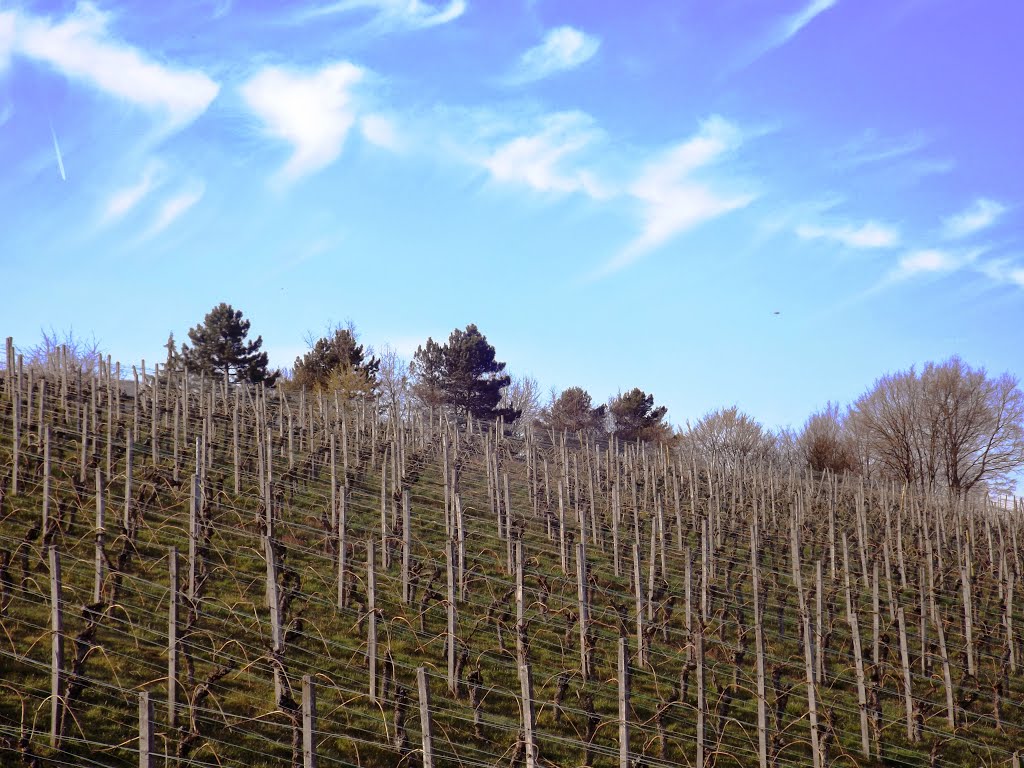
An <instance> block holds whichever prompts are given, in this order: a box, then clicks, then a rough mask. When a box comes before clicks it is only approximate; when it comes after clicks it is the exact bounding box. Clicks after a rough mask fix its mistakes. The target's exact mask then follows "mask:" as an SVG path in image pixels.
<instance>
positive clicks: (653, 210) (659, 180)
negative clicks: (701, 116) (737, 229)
mask: <svg viewBox="0 0 1024 768" xmlns="http://www.w3.org/2000/svg"><path fill="white" fill-rule="evenodd" d="M741 142H742V135H741V133H740V131H739V129H738V128H737V127H736V126H735V125H733V124H732V123H731V122H729V121H728V120H725V119H724V118H722V117H719V116H717V115H715V116H713V117H710V118H708V119H707V120H705V121H704V122H703V123H702V124H701V127H700V130H698V132H697V133H696V134H695V135H694V136H692V137H690V138H689V139H686V140H685V141H682V142H680V143H679V144H677V145H675V146H674V147H672V148H670V149H669V150H667V151H666V152H664V153H662V154H661V155H660V156H658V157H656V158H655V159H653V160H651V161H650V162H649V163H648V164H647V165H646V166H645V167H644V168H643V170H642V171H641V173H640V174H639V176H638V177H637V178H636V180H635V181H634V182H633V183H632V184H631V185H630V186H629V188H628V190H627V193H628V194H629V195H630V196H631V197H633V198H635V199H636V200H638V201H639V202H640V203H641V205H642V211H643V212H642V220H643V226H642V228H641V231H640V234H639V235H637V237H635V238H634V239H633V240H632V241H631V242H629V243H628V244H627V245H626V246H625V247H624V248H623V249H622V250H621V251H619V252H618V253H617V254H616V255H615V256H614V257H613V258H612V259H610V260H609V261H608V262H607V263H605V264H604V265H603V266H602V267H601V268H600V269H599V270H598V271H597V272H596V273H595V274H594V275H593V277H604V276H607V275H610V274H612V273H614V272H618V271H619V270H621V269H624V268H625V267H628V266H629V265H631V264H633V263H634V262H636V261H637V260H638V259H640V258H641V257H642V256H644V255H646V254H647V253H649V252H650V251H653V250H654V249H656V248H658V247H660V246H662V245H664V244H665V243H667V242H668V241H669V240H671V239H672V238H674V237H676V236H677V235H680V234H682V233H683V232H686V231H688V230H690V229H693V228H694V227H696V226H698V225H700V224H702V223H704V222H707V221H710V220H711V219H715V218H718V217H719V216H722V215H724V214H726V213H729V212H730V211H735V210H737V209H740V208H744V207H746V206H747V205H749V204H750V203H751V202H752V201H753V200H754V199H755V197H756V195H755V194H754V193H751V192H740V193H726V192H722V191H720V190H719V189H718V188H716V187H717V186H718V185H716V184H715V183H713V182H710V181H708V180H706V179H704V178H698V177H697V176H696V175H695V174H696V172H697V171H699V170H702V169H704V168H706V167H708V166H710V165H712V164H714V163H716V162H718V161H720V160H721V159H722V158H723V157H725V156H726V155H727V154H729V153H730V152H732V151H734V150H735V149H737V148H738V147H739V145H740V144H741Z"/></svg>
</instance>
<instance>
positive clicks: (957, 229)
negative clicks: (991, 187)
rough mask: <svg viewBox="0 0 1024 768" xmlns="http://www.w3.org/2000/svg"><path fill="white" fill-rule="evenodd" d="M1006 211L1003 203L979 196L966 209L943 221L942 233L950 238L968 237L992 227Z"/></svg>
mask: <svg viewBox="0 0 1024 768" xmlns="http://www.w3.org/2000/svg"><path fill="white" fill-rule="evenodd" d="M1005 212H1006V206H1005V205H1003V204H1002V203H999V202H996V201H995V200H990V199H988V198H985V197H979V198H978V199H977V200H975V201H974V202H973V203H971V205H970V206H968V207H967V208H966V209H965V210H963V211H961V212H960V213H957V214H954V215H953V216H950V217H948V218H947V219H946V220H945V221H943V223H942V234H943V236H944V237H945V238H946V239H948V240H957V239H959V238H962V237H968V236H969V235H973V234H975V233H977V232H981V231H982V230H984V229H988V228H989V227H991V226H992V225H993V224H995V222H996V220H997V219H998V218H999V217H1000V216H1002V215H1003V213H1005Z"/></svg>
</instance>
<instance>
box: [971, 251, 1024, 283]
mask: <svg viewBox="0 0 1024 768" xmlns="http://www.w3.org/2000/svg"><path fill="white" fill-rule="evenodd" d="M977 269H978V271H979V272H981V273H982V274H983V275H985V276H986V277H988V278H989V279H991V280H994V281H995V282H997V283H1006V284H1009V285H1013V286H1016V287H1018V288H1024V267H1022V266H1020V265H1019V264H1014V263H1013V262H1012V261H1010V260H1009V259H1005V258H1003V259H988V260H986V261H984V262H981V263H980V264H978V267H977Z"/></svg>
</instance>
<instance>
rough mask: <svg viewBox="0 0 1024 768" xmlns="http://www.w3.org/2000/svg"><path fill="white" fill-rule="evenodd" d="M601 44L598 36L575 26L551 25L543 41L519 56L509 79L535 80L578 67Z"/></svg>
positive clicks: (508, 80)
mask: <svg viewBox="0 0 1024 768" xmlns="http://www.w3.org/2000/svg"><path fill="white" fill-rule="evenodd" d="M600 47H601V41H600V40H599V39H598V38H596V37H594V36H592V35H588V34H587V33H585V32H583V31H581V30H579V29H576V28H575V27H569V26H561V27H555V28H554V29H549V30H548V32H547V34H545V35H544V39H543V40H542V41H541V42H540V43H538V44H537V45H535V46H534V47H533V48H530V49H529V50H527V51H525V52H524V53H523V54H522V55H521V56H520V57H519V61H518V62H516V65H515V67H513V69H512V72H511V73H510V74H509V76H508V78H507V82H509V83H510V84H514V85H519V84H523V83H531V82H534V81H536V80H542V79H544V78H545V77H550V76H551V75H554V74H556V73H558V72H564V71H566V70H570V69H575V68H576V67H578V66H580V65H581V64H584V63H585V62H587V61H589V60H590V59H592V58H593V57H594V55H595V54H596V53H597V50H598V48H600Z"/></svg>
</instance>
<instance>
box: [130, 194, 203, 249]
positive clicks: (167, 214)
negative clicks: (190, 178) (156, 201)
mask: <svg viewBox="0 0 1024 768" xmlns="http://www.w3.org/2000/svg"><path fill="white" fill-rule="evenodd" d="M205 192H206V185H205V184H204V183H203V182H201V181H200V182H195V183H193V184H192V185H191V186H189V187H187V188H185V189H183V190H182V191H180V192H178V193H177V194H176V195H173V196H172V197H169V198H168V199H167V200H165V201H164V203H163V205H161V206H160V210H159V211H157V215H156V218H155V219H154V220H153V223H152V224H151V225H150V227H149V229H148V230H146V234H145V235H144V236H143V237H145V238H148V237H153V236H154V235H158V234H160V233H161V232H163V231H164V230H165V229H167V228H168V227H169V226H171V224H173V223H174V222H175V221H177V220H178V219H179V218H180V217H181V216H183V215H184V214H185V213H186V212H188V210H189V209H190V208H192V207H193V206H194V205H195V204H196V203H198V202H199V201H200V200H202V199H203V194H204V193H205Z"/></svg>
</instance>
